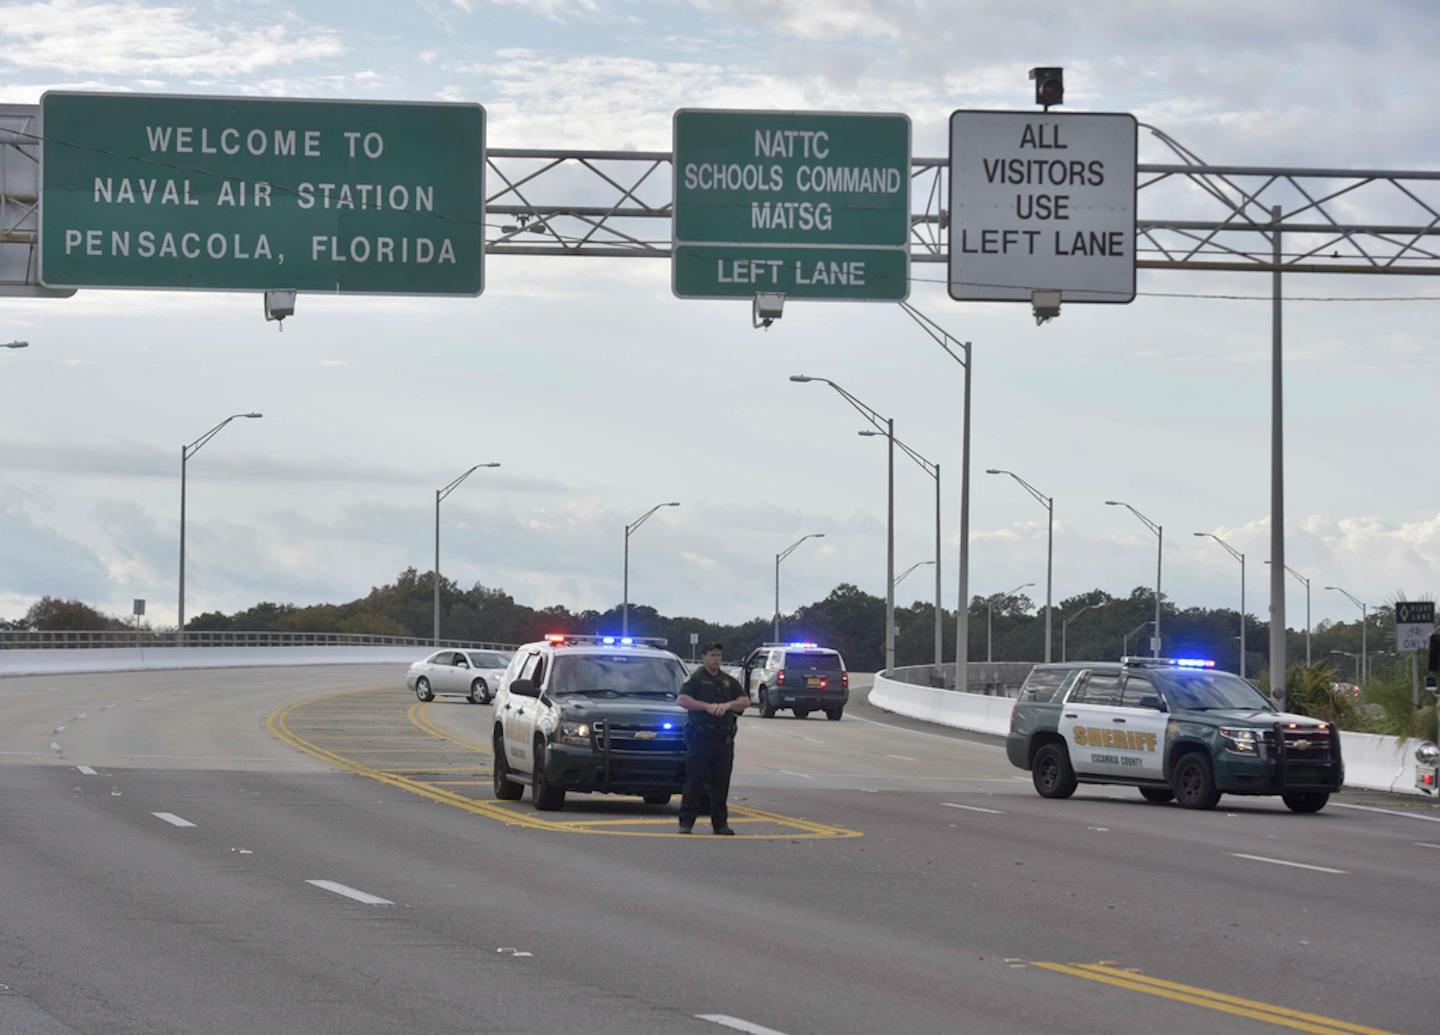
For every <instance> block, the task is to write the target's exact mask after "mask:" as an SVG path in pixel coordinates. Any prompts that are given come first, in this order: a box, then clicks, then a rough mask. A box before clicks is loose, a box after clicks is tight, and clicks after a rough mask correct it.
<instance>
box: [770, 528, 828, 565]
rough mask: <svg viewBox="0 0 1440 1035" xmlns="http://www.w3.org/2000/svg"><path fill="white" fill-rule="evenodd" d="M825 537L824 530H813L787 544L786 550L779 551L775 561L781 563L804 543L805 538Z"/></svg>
mask: <svg viewBox="0 0 1440 1035" xmlns="http://www.w3.org/2000/svg"><path fill="white" fill-rule="evenodd" d="M824 538H825V533H824V532H811V533H810V534H809V535H802V536H801V537H800V538H799V539H797V540H795V541H794V542H793V543H791V544H790V545H789V546H787V547H786V548H785V549H784V551H782V552H781V553H779V554H777V555H776V557H775V563H776V564H779V563H780V562H781V561H783V560H784V559H785V558H786V557H789V556H790V555H791V554H792V553H794V552H795V551H796V550H797V549H798V548H799V546H800V544H801V543H803V542H804V541H805V540H807V539H824Z"/></svg>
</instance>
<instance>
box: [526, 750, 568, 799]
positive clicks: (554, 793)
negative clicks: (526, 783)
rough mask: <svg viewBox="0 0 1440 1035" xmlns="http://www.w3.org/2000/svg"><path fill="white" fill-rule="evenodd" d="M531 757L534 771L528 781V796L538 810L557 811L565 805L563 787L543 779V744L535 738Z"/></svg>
mask: <svg viewBox="0 0 1440 1035" xmlns="http://www.w3.org/2000/svg"><path fill="white" fill-rule="evenodd" d="M531 757H533V758H534V760H535V761H534V762H533V765H534V766H535V771H534V773H533V778H532V780H531V783H530V798H531V800H532V801H533V802H534V803H535V808H536V809H537V810H538V811H540V812H559V811H560V810H561V809H563V808H564V807H565V788H563V787H551V786H550V781H548V780H546V779H545V745H544V744H543V743H541V742H540V741H538V740H537V741H536V742H535V751H534V753H533V755H532V756H531Z"/></svg>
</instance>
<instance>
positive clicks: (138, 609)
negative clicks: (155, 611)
mask: <svg viewBox="0 0 1440 1035" xmlns="http://www.w3.org/2000/svg"><path fill="white" fill-rule="evenodd" d="M144 613H145V598H144V597H136V598H135V610H134V611H132V612H131V614H133V615H135V617H137V618H138V617H140V616H141V615H143V614H144Z"/></svg>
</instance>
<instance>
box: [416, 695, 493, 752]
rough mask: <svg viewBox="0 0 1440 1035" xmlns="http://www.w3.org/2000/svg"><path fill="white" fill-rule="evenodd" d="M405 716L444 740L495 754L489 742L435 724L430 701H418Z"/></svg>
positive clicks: (417, 725)
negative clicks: (471, 738)
mask: <svg viewBox="0 0 1440 1035" xmlns="http://www.w3.org/2000/svg"><path fill="white" fill-rule="evenodd" d="M405 717H406V718H407V719H409V720H410V722H411V723H413V724H414V725H415V726H416V727H418V728H419V729H421V730H424V731H425V732H426V733H428V734H430V735H431V736H432V737H439V738H441V739H442V740H448V741H450V742H451V743H454V744H459V745H461V746H462V747H467V748H469V749H470V750H472V751H478V752H480V753H481V754H482V755H486V756H491V755H493V754H494V752H493V751H492V750H490V745H489V744H482V743H480V742H478V741H474V740H470V739H468V738H466V737H461V736H459V735H457V734H454V733H449V732H447V731H446V730H442V729H441V728H440V727H439V726H437V725H435V722H434V720H432V719H431V718H430V702H429V701H426V702H424V703H423V704H422V703H420V702H419V701H417V702H416V703H415V705H414V706H413V707H412V708H411V709H410V710H409V711H408V712H406V713H405Z"/></svg>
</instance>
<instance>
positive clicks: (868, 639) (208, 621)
mask: <svg viewBox="0 0 1440 1035" xmlns="http://www.w3.org/2000/svg"><path fill="white" fill-rule="evenodd" d="M433 593H434V577H433V575H432V573H431V572H428V571H423V572H422V571H417V570H416V569H414V568H407V569H405V570H404V571H402V572H401V573H400V574H399V575H398V576H397V577H396V579H395V581H394V582H390V583H386V584H385V585H383V586H377V587H375V588H373V589H371V590H370V592H369V593H367V594H366V595H365V596H363V597H360V598H358V599H356V600H352V601H350V602H349V603H344V604H313V605H308V606H303V607H302V606H298V605H295V604H280V603H273V602H262V603H258V604H256V605H254V606H253V607H250V608H246V609H244V610H241V611H236V612H234V613H233V614H225V613H223V612H220V611H210V612H206V613H204V614H199V615H196V616H195V617H194V618H192V619H191V620H190V621H188V622H187V623H186V626H185V627H186V629H187V630H195V631H200V630H227V629H230V630H244V631H251V632H263V631H289V632H350V633H369V634H377V635H389V636H413V637H419V638H428V637H429V636H430V635H431V632H432V623H433ZM1085 608H1089V610H1085V611H1084V613H1083V614H1082V613H1080V612H1081V611H1082V609H1085ZM620 612H621V609H620V606H619V605H616V606H615V607H611V608H609V609H607V610H604V611H596V610H583V611H574V612H572V611H570V610H569V609H568V608H566V607H564V606H562V605H552V606H550V607H545V608H533V607H530V606H528V605H526V604H521V603H518V602H517V601H516V600H515V599H514V598H513V597H512V596H510V594H508V593H506V592H505V591H504V590H502V589H494V588H491V587H488V586H484V585H481V584H479V583H476V584H475V585H473V586H471V587H470V588H469V589H462V588H461V587H460V585H459V584H458V583H456V582H455V581H454V580H452V579H448V578H443V577H442V578H441V580H440V634H441V636H442V637H444V638H446V639H457V640H474V641H484V642H494V643H527V642H530V641H533V640H537V639H540V638H542V637H543V636H544V635H545V634H546V633H555V632H562V633H588V634H600V635H606V634H618V633H619V631H620V628H621V613H620ZM1154 613H1155V593H1154V590H1153V589H1147V588H1145V587H1137V588H1136V589H1134V590H1132V591H1131V593H1130V595H1129V596H1125V597H1119V596H1111V595H1110V594H1108V593H1106V592H1105V591H1103V590H1098V589H1096V590H1091V591H1090V592H1088V593H1082V594H1079V595H1076V596H1072V597H1069V598H1067V599H1065V600H1062V601H1060V602H1059V603H1058V605H1057V606H1056V608H1055V612H1054V615H1053V616H1052V627H1053V643H1052V657H1053V659H1054V660H1056V661H1059V660H1061V656H1062V626H1063V625H1064V623H1065V620H1066V619H1067V618H1073V619H1074V620H1073V621H1072V622H1070V624H1069V626H1068V629H1067V630H1066V632H1065V633H1064V636H1063V640H1064V643H1063V647H1064V651H1063V652H1064V654H1065V655H1066V656H1068V657H1069V658H1072V659H1078V660H1113V659H1116V658H1119V657H1120V655H1121V651H1122V649H1124V647H1125V641H1126V636H1127V635H1129V641H1128V643H1129V648H1128V649H1129V652H1130V653H1131V654H1138V655H1147V654H1149V653H1150V635H1151V628H1150V626H1149V624H1148V623H1149V622H1150V621H1152V620H1153V618H1154ZM955 619H956V616H955V612H954V611H953V610H951V609H942V612H941V630H942V634H943V637H942V638H943V644H942V648H941V651H942V657H943V658H945V659H953V658H954V655H955V633H956V620H955ZM1160 622H1161V630H1160V631H1161V639H1162V643H1161V653H1162V654H1164V655H1166V656H1170V657H1205V658H1213V659H1214V660H1215V662H1216V664H1217V666H1218V667H1220V668H1223V669H1226V670H1228V671H1232V672H1234V671H1238V670H1239V663H1240V641H1239V636H1240V616H1239V614H1238V612H1236V611H1234V610H1231V609H1228V608H1218V609H1211V608H1202V607H1191V608H1184V609H1181V608H1178V607H1176V606H1175V605H1174V604H1173V603H1172V602H1171V601H1170V600H1168V599H1164V598H1162V600H1161V618H1160ZM895 625H896V630H897V632H896V641H895V658H896V664H898V665H921V664H926V663H928V662H930V661H933V660H934V631H935V608H934V605H933V604H930V603H915V604H911V605H910V606H908V607H897V608H896V609H895ZM131 627H132V626H131V621H130V620H129V619H127V618H123V617H118V616H113V615H106V614H104V613H102V612H101V611H99V610H97V609H95V608H93V607H90V606H89V605H87V604H84V603H82V602H80V601H78V600H62V599H58V598H54V597H48V596H47V597H44V598H42V599H41V600H40V601H38V602H36V603H35V604H34V605H33V606H32V607H31V608H30V609H29V611H28V612H27V613H26V615H25V616H24V617H23V618H21V619H18V620H15V621H10V622H5V621H3V620H0V629H5V628H10V629H128V628H131ZM141 628H142V629H148V628H150V626H149V625H148V624H146V623H143V622H142V623H141ZM884 628H885V601H884V598H882V597H878V596H874V595H872V594H870V593H867V592H865V591H864V590H862V589H860V588H859V587H857V586H855V585H852V584H850V583H841V584H840V585H838V586H836V587H835V588H834V589H833V590H831V591H830V594H829V595H828V596H826V597H825V598H824V599H823V600H817V601H815V602H813V603H810V604H806V605H804V606H802V607H800V608H797V609H796V610H795V611H793V612H791V613H790V614H787V615H784V616H782V618H781V629H780V631H781V639H782V640H784V641H794V640H805V641H814V642H817V643H821V644H824V645H826V646H829V647H834V648H836V649H837V650H839V651H840V652H841V653H842V654H843V655H844V656H845V660H846V664H847V665H848V666H849V667H850V668H851V669H852V670H853V671H856V672H873V671H876V670H877V669H880V668H882V667H884V658H885V655H884ZM1394 628H1395V626H1394V618H1393V614H1392V612H1391V609H1390V608H1388V607H1380V608H1377V609H1375V610H1374V611H1372V612H1371V613H1370V616H1369V625H1368V627H1367V629H1366V639H1367V641H1368V648H1369V650H1370V652H1371V653H1372V654H1374V655H1376V657H1377V658H1378V659H1382V660H1381V661H1380V664H1382V665H1383V664H1384V662H1383V659H1384V658H1385V657H1386V655H1385V654H1383V653H1381V652H1384V651H1387V650H1388V651H1390V652H1392V653H1393V651H1394ZM630 632H631V633H632V634H633V635H636V636H661V637H664V638H665V639H666V640H667V641H668V642H669V645H670V648H671V649H672V650H674V651H675V652H676V653H678V654H680V655H681V656H684V657H688V656H689V651H690V636H691V634H692V633H693V634H694V635H696V636H697V637H698V638H699V640H700V642H701V643H702V644H703V643H705V642H708V641H710V640H719V641H720V642H722V643H724V644H725V653H726V656H727V657H729V658H738V657H739V656H740V655H741V654H742V653H743V652H745V651H748V650H750V649H751V648H752V647H755V646H758V645H759V644H761V643H765V642H768V641H770V639H771V638H772V635H773V629H772V619H771V618H770V617H768V616H767V617H757V618H751V619H749V620H747V621H743V622H739V623H727V622H717V621H713V620H710V619H706V618H700V617H693V616H668V615H662V614H660V613H659V612H658V611H656V610H655V609H654V608H653V607H649V606H647V605H645V604H631V605H630ZM1286 645H1287V652H1288V655H1289V659H1288V660H1289V662H1290V663H1291V664H1297V663H1303V662H1304V660H1305V631H1304V630H1303V629H1299V630H1293V629H1292V630H1290V632H1289V634H1288V635H1287V637H1286ZM1360 645H1361V630H1360V622H1358V621H1354V622H1321V623H1319V624H1318V625H1317V626H1316V627H1315V628H1314V630H1313V631H1312V648H1311V649H1312V655H1313V657H1314V659H1315V661H1317V662H1321V661H1327V660H1328V661H1329V662H1331V663H1332V664H1334V666H1335V668H1336V671H1337V673H1338V674H1339V678H1341V679H1344V678H1346V674H1347V672H1349V671H1350V670H1352V669H1353V662H1352V661H1351V660H1350V659H1349V658H1346V657H1345V656H1344V653H1345V652H1348V653H1349V654H1358V653H1359V652H1360ZM969 646H970V652H969V656H970V660H971V661H984V660H986V657H987V654H988V655H989V656H990V657H992V658H993V659H994V660H995V661H1042V660H1044V657H1045V614H1044V608H1043V606H1042V607H1037V606H1036V604H1035V601H1034V600H1032V599H1031V598H1030V597H1029V596H1028V595H1025V594H1017V595H1012V596H1004V597H1002V596H998V595H997V596H995V597H978V596H977V597H974V598H972V599H971V601H970V606H969ZM1245 647H1246V652H1245V654H1246V657H1245V662H1246V666H1245V667H1246V672H1247V674H1249V675H1250V676H1251V677H1252V678H1253V677H1255V676H1257V675H1260V674H1262V673H1263V672H1264V670H1265V668H1266V667H1267V666H1268V664H1269V627H1268V624H1267V623H1265V622H1261V621H1259V620H1258V619H1256V618H1255V617H1254V616H1253V615H1251V616H1247V618H1246V624H1245ZM1336 652H1338V653H1336ZM1407 664H1408V662H1407ZM1374 667H1375V665H1374V663H1372V670H1373V669H1374Z"/></svg>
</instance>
